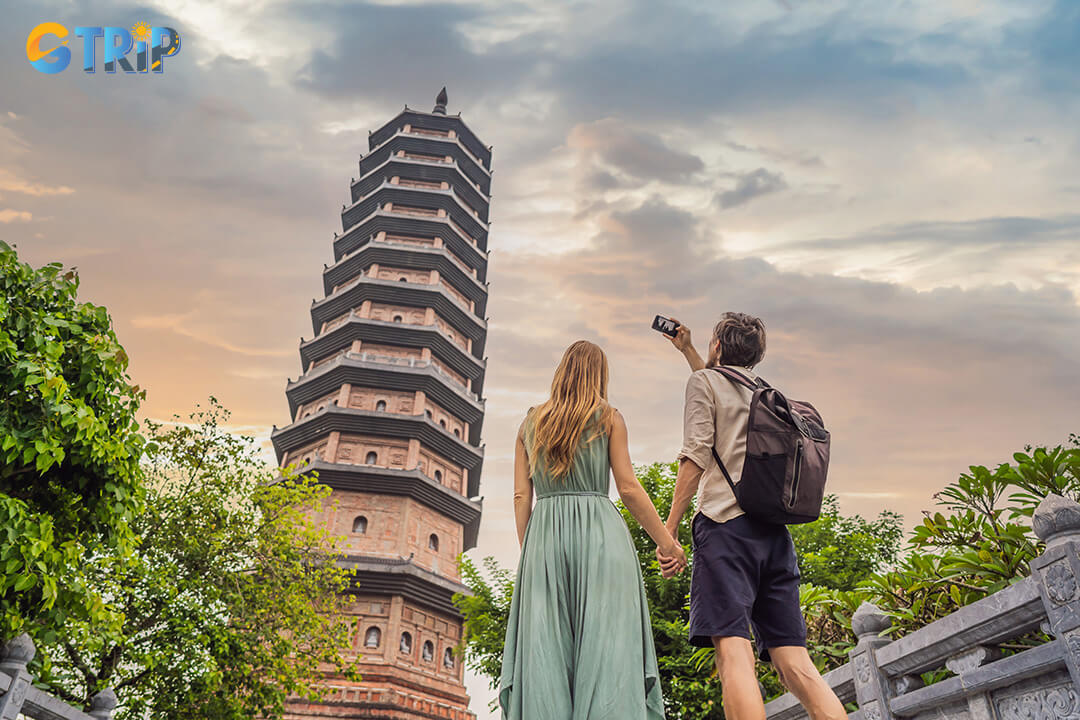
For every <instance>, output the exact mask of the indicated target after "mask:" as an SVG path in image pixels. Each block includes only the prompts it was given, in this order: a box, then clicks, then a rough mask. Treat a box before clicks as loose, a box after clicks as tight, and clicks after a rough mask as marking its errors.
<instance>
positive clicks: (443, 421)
mask: <svg viewBox="0 0 1080 720" xmlns="http://www.w3.org/2000/svg"><path fill="white" fill-rule="evenodd" d="M439 427H441V428H442V429H443V430H445V429H446V418H443V419H442V420H440V421H439Z"/></svg>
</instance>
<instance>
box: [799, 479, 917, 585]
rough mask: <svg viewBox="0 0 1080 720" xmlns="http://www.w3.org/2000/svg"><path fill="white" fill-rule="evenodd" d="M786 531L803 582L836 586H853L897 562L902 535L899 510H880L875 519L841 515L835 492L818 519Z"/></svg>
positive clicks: (823, 507)
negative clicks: (792, 546) (788, 531)
mask: <svg viewBox="0 0 1080 720" xmlns="http://www.w3.org/2000/svg"><path fill="white" fill-rule="evenodd" d="M789 530H790V531H791V539H792V540H793V541H794V542H795V555H796V556H797V557H798V560H799V573H800V574H801V575H802V581H803V582H804V583H807V584H810V585H815V586H818V587H825V588H832V589H834V590H854V589H855V586H856V585H858V584H859V583H860V582H862V581H863V580H865V579H866V578H867V577H869V576H870V575H872V574H873V573H875V572H878V571H879V570H882V569H884V568H885V567H888V566H890V565H892V564H893V563H895V562H896V559H897V553H898V552H899V550H900V541H901V539H902V538H903V535H904V526H903V517H901V516H900V514H899V513H895V512H893V511H891V510H883V511H882V512H881V513H879V514H878V516H877V519H876V520H873V521H870V520H866V519H864V518H863V517H862V516H861V515H851V516H847V517H845V516H843V515H841V514H840V506H839V502H838V500H837V497H836V496H835V495H827V496H826V497H825V502H824V503H823V505H822V508H821V517H819V518H818V519H817V520H815V521H814V522H812V523H806V524H803V525H792V526H791V527H790V528H789Z"/></svg>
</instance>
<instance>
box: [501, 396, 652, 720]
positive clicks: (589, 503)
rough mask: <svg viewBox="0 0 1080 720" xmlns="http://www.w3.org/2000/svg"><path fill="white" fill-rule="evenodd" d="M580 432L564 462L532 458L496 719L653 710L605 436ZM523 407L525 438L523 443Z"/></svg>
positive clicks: (633, 565)
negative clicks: (550, 468)
mask: <svg viewBox="0 0 1080 720" xmlns="http://www.w3.org/2000/svg"><path fill="white" fill-rule="evenodd" d="M589 435H591V430H590V429H586V430H585V431H583V432H582V440H581V442H580V445H579V446H578V449H577V451H576V454H575V457H574V462H573V465H572V467H571V469H570V472H569V473H568V474H567V475H566V476H564V477H563V478H560V479H558V480H555V479H552V478H551V476H550V475H548V474H547V472H546V470H545V469H544V468H543V466H542V464H541V465H540V466H538V467H537V470H536V474H535V475H534V476H533V478H532V480H533V488H534V490H535V492H536V496H537V499H536V505H535V506H534V508H533V512H532V516H531V517H530V518H529V526H528V529H527V530H526V532H525V541H524V543H523V545H522V548H521V559H520V561H519V564H518V572H517V583H516V584H515V586H514V596H513V600H512V601H511V604H510V619H509V622H508V623H507V627H506V645H505V648H504V650H503V665H502V680H501V682H500V685H499V705H500V706H501V707H502V717H503V719H504V720H662V718H663V717H664V701H663V697H662V696H661V692H660V679H659V673H658V671H657V666H656V650H655V648H654V647H653V639H652V628H651V625H650V623H649V607H648V603H647V602H646V599H645V588H644V586H643V585H642V582H641V569H640V567H639V565H638V558H637V553H636V552H635V550H634V545H633V541H632V540H631V538H630V532H629V531H628V530H627V527H626V523H625V522H624V521H623V519H622V516H621V515H620V514H619V511H618V510H617V509H616V508H615V505H614V504H613V503H612V502H611V500H610V499H609V498H608V483H609V476H610V474H611V473H610V470H611V466H610V463H609V460H608V437H607V435H605V434H600V435H598V436H597V437H596V438H594V439H593V440H592V441H591V442H586V439H587V438H588V436H589ZM531 436H532V427H531V417H530V418H529V419H527V420H526V425H525V446H526V447H528V448H531V447H532V442H531Z"/></svg>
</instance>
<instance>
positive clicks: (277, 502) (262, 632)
mask: <svg viewBox="0 0 1080 720" xmlns="http://www.w3.org/2000/svg"><path fill="white" fill-rule="evenodd" d="M227 419H228V413H227V412H226V411H225V410H224V409H223V408H222V407H221V406H220V405H218V403H217V402H216V400H214V399H213V398H211V401H210V405H209V407H208V408H206V409H201V410H198V411H196V412H195V413H193V414H192V415H191V416H190V418H188V420H187V421H185V422H180V418H175V420H176V422H173V423H170V424H169V425H168V426H165V425H161V424H157V423H153V422H148V423H147V427H148V431H147V436H148V440H149V442H148V445H147V452H146V455H145V459H144V463H143V466H144V472H145V478H146V480H145V482H146V490H145V495H146V502H145V504H144V510H143V512H141V513H140V514H139V515H138V516H136V517H135V518H133V519H132V530H133V531H134V533H135V534H136V535H137V536H138V538H139V543H138V546H137V548H136V550H135V553H134V556H133V560H132V561H128V560H127V559H126V558H118V557H116V556H115V555H110V554H99V555H98V556H97V557H94V558H93V561H92V562H90V563H87V568H86V572H85V574H86V578H87V581H88V583H89V586H90V588H92V589H93V591H94V592H95V593H97V594H98V595H99V596H101V597H105V598H108V599H109V602H110V603H111V604H112V605H113V606H114V607H115V608H116V609H117V611H118V612H119V614H120V616H121V617H122V623H121V625H120V633H119V637H116V638H111V637H108V636H104V635H102V634H101V633H99V632H98V627H97V626H96V625H95V624H94V623H93V622H82V621H74V620H69V622H68V624H67V626H66V627H65V629H64V632H63V634H62V636H59V637H58V638H57V639H56V640H55V641H54V642H51V643H45V644H43V645H42V646H41V647H40V650H41V652H42V654H43V655H45V656H46V657H47V659H48V662H47V664H46V667H45V673H44V675H43V676H42V680H43V681H44V682H45V683H47V684H48V685H49V686H50V687H51V689H52V690H53V691H55V692H56V693H57V694H58V695H59V696H61V697H62V698H64V699H65V700H67V701H69V702H72V703H75V704H79V703H83V702H85V701H86V699H87V698H88V697H89V696H90V695H92V694H93V693H94V692H95V691H97V690H98V689H100V688H102V687H105V686H111V687H112V688H113V689H114V690H115V691H116V693H117V696H118V698H119V701H120V706H119V709H118V714H117V717H118V718H121V719H122V720H123V719H130V720H135V719H136V718H138V719H139V720H144V719H146V718H150V719H158V718H160V719H161V720H165V719H166V718H176V717H184V718H195V719H199V718H204V719H206V720H211V719H213V720H231V719H235V720H239V719H240V718H252V717H260V718H271V719H272V718H278V717H281V715H282V710H283V705H284V702H285V700H286V698H287V697H288V696H290V695H292V694H296V695H300V696H302V697H319V696H320V694H321V690H320V687H319V685H318V683H317V682H316V681H317V679H318V678H319V677H320V675H321V674H322V673H324V672H329V673H332V674H344V675H346V676H350V677H355V673H354V670H353V663H352V661H351V660H349V659H347V658H345V657H343V656H342V653H341V650H340V648H343V647H347V646H349V644H350V642H349V640H350V638H351V633H352V630H351V628H350V623H349V622H347V621H346V620H345V616H344V615H343V612H342V610H343V603H345V602H347V601H348V600H349V599H350V596H349V593H348V591H349V588H350V584H351V574H350V573H349V572H348V571H346V570H344V569H342V568H341V567H340V566H339V564H338V563H337V562H336V559H337V558H338V557H339V554H338V551H337V550H336V549H335V546H334V542H335V541H334V538H331V537H330V536H329V535H328V534H327V531H326V530H325V528H324V527H323V526H321V524H317V523H316V521H315V519H314V518H313V517H311V516H309V515H308V514H307V513H308V511H310V512H318V510H319V509H320V507H321V506H322V503H323V501H324V500H325V499H326V497H327V495H328V494H329V488H327V487H325V486H321V485H318V484H317V482H316V481H315V480H314V479H307V478H297V477H295V476H294V474H293V473H292V472H291V471H288V472H286V474H285V478H284V479H278V476H277V472H276V470H274V469H271V468H269V467H268V466H267V465H266V464H265V463H263V462H262V461H261V459H260V457H259V454H258V448H257V446H256V445H255V444H254V442H253V441H252V439H251V438H246V437H238V436H234V435H232V434H230V433H228V432H226V431H225V430H224V429H223V428H222V424H223V423H224V422H225V421H226V420H227Z"/></svg>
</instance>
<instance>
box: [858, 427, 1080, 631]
mask: <svg viewBox="0 0 1080 720" xmlns="http://www.w3.org/2000/svg"><path fill="white" fill-rule="evenodd" d="M1070 445H1071V447H1068V446H1058V447H1055V448H1041V447H1040V448H1035V449H1034V450H1033V449H1032V448H1030V447H1029V448H1026V449H1025V452H1022V453H1016V454H1015V455H1013V460H1014V461H1015V464H1008V463H1004V464H1001V465H999V466H998V467H997V468H995V469H994V470H990V469H989V468H986V467H984V466H972V467H970V468H969V472H967V473H964V474H963V475H961V476H960V478H959V479H957V481H956V482H953V483H950V484H949V485H948V486H947V487H946V488H945V489H944V490H942V491H941V492H939V493H937V495H936V496H935V497H936V498H937V500H938V504H939V505H941V506H942V507H944V508H945V510H946V511H947V513H948V514H945V513H942V512H935V513H930V512H927V513H925V518H924V519H923V522H922V523H921V524H920V525H918V526H916V527H915V529H914V532H913V533H912V536H911V539H910V547H909V551H908V552H907V553H906V554H905V556H904V558H903V560H902V562H901V563H900V564H899V565H898V567H897V568H896V569H895V570H894V571H892V572H888V573H883V574H880V575H876V576H873V577H871V578H870V579H869V580H868V581H867V582H866V583H865V584H863V586H862V587H861V588H860V589H861V590H862V591H863V592H864V594H865V595H866V596H867V597H868V599H870V600H871V601H872V602H875V603H877V604H878V605H879V606H880V607H881V608H882V609H883V610H885V611H886V612H887V613H888V614H889V615H891V616H892V618H893V623H894V627H893V633H894V634H903V633H907V632H910V631H911V630H914V629H916V628H919V627H922V626H923V625H926V624H927V623H930V622H933V621H934V620H937V619H939V618H941V617H944V616H946V615H948V614H950V613H952V612H954V611H955V610H956V609H958V608H960V607H962V606H964V605H967V604H969V603H972V602H975V601H976V600H979V599H981V598H984V597H986V596H987V595H991V594H993V593H995V592H997V591H998V590H1001V589H1002V588H1004V587H1006V586H1008V585H1010V584H1012V583H1015V582H1017V581H1018V580H1021V579H1023V578H1024V577H1027V575H1028V574H1029V573H1030V562H1031V560H1032V559H1033V558H1035V557H1036V556H1038V555H1039V553H1041V552H1042V549H1043V545H1042V543H1041V542H1040V541H1039V539H1038V538H1037V537H1036V536H1035V533H1034V532H1033V531H1032V529H1031V525H1030V518H1031V516H1032V515H1033V514H1034V512H1035V508H1036V507H1037V506H1038V504H1039V503H1040V502H1041V501H1042V500H1043V498H1045V497H1046V496H1047V495H1049V494H1051V493H1056V494H1059V495H1063V496H1065V497H1069V498H1072V499H1074V500H1077V499H1080V444H1078V443H1077V439H1076V436H1075V435H1074V436H1072V437H1071V441H1070ZM1006 498H1007V499H1006ZM1041 640H1042V638H1041V637H1039V636H1037V635H1033V636H1031V637H1028V638H1025V639H1022V640H1021V641H1020V643H1019V644H1020V645H1021V646H1023V645H1030V644H1032V643H1037V642H1040V641H1041Z"/></svg>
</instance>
